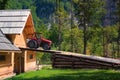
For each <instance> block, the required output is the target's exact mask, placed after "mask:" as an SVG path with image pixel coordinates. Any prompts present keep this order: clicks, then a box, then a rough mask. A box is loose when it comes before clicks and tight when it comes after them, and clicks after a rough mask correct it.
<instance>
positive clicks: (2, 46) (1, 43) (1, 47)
mask: <svg viewBox="0 0 120 80" xmlns="http://www.w3.org/2000/svg"><path fill="white" fill-rule="evenodd" d="M0 51H20V49H18V48H17V47H16V46H14V45H13V44H12V43H11V42H10V41H9V40H8V39H7V38H6V37H5V35H4V34H3V33H2V31H1V30H0Z"/></svg>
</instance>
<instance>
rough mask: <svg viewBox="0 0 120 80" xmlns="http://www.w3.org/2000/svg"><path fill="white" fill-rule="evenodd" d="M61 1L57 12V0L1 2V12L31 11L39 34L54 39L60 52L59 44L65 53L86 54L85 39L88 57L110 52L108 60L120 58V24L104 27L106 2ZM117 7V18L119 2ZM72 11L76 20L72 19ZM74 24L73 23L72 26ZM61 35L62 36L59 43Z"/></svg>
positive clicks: (54, 44) (97, 0)
mask: <svg viewBox="0 0 120 80" xmlns="http://www.w3.org/2000/svg"><path fill="white" fill-rule="evenodd" d="M60 1H61V2H60V8H59V10H58V9H57V5H56V0H0V9H31V13H32V17H33V21H34V26H35V29H36V31H37V32H41V33H42V35H43V36H44V37H45V38H48V39H50V40H52V46H53V47H54V49H58V46H59V45H60V46H61V49H62V50H65V51H73V52H77V53H83V52H84V51H83V50H84V41H83V40H84V38H86V41H87V45H86V53H87V54H92V55H99V56H104V54H103V53H104V52H108V53H109V54H108V55H109V57H115V58H117V56H118V55H120V54H118V50H119V49H118V48H119V45H118V43H119V39H120V31H119V30H120V24H119V23H118V24H115V25H112V26H107V27H103V26H102V23H101V20H102V19H101V18H102V16H103V15H104V13H105V12H106V10H105V8H104V5H105V0H60ZM83 1H84V2H83ZM116 1H119V0H116ZM72 5H73V7H72ZM116 6H117V8H116V10H117V12H116V14H115V15H117V17H119V13H120V9H119V8H120V5H119V3H117V5H116ZM72 11H73V15H72V16H73V18H72V17H71V13H72ZM84 21H85V22H84ZM71 23H73V24H72V25H71ZM59 28H61V30H59ZM85 28H86V30H85ZM84 30H85V31H84ZM59 32H60V35H61V43H60V44H59V40H58V38H59ZM84 32H85V34H84ZM104 47H106V48H104ZM52 49H53V48H52ZM104 49H106V50H104ZM38 56H39V59H40V60H41V59H43V60H45V61H47V60H48V58H50V56H47V55H42V54H39V55H37V57H38ZM43 57H44V58H43ZM48 61H49V60H48Z"/></svg>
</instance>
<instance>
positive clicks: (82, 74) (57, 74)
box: [6, 69, 120, 80]
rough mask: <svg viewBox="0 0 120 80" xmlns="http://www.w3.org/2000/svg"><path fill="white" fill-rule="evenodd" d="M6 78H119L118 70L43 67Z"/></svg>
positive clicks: (22, 79)
mask: <svg viewBox="0 0 120 80" xmlns="http://www.w3.org/2000/svg"><path fill="white" fill-rule="evenodd" d="M6 80H120V71H116V70H97V69H95V70H89V69H79V70H78V69H75V70H73V69H43V70H39V71H31V72H27V73H23V74H20V75H17V76H15V77H13V78H10V79H6Z"/></svg>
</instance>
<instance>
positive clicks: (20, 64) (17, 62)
mask: <svg viewBox="0 0 120 80" xmlns="http://www.w3.org/2000/svg"><path fill="white" fill-rule="evenodd" d="M14 72H15V73H16V74H20V73H23V72H24V53H15V55H14Z"/></svg>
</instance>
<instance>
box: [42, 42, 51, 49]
mask: <svg viewBox="0 0 120 80" xmlns="http://www.w3.org/2000/svg"><path fill="white" fill-rule="evenodd" d="M42 48H43V49H44V50H50V47H49V45H48V44H46V43H45V44H44V45H43V46H42Z"/></svg>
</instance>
